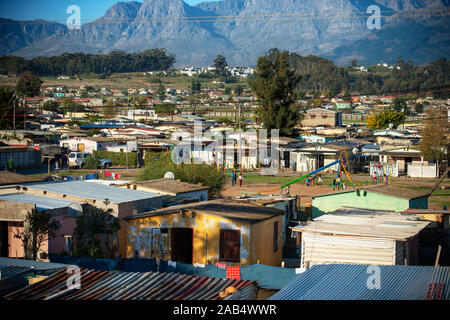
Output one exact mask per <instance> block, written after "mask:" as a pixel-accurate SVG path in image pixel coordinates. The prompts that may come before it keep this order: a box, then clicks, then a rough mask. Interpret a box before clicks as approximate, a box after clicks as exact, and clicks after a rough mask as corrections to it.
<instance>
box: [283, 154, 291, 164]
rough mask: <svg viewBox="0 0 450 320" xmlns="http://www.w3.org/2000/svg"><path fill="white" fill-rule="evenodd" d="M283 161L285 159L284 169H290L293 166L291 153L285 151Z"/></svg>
mask: <svg viewBox="0 0 450 320" xmlns="http://www.w3.org/2000/svg"><path fill="white" fill-rule="evenodd" d="M283 159H284V167H285V168H290V167H291V164H290V160H291V159H290V152H289V151H284V152H283Z"/></svg>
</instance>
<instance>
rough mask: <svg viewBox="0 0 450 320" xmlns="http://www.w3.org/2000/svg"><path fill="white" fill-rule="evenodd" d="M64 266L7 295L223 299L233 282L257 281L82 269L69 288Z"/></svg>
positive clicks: (249, 283) (240, 285)
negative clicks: (77, 282)
mask: <svg viewBox="0 0 450 320" xmlns="http://www.w3.org/2000/svg"><path fill="white" fill-rule="evenodd" d="M71 276H72V274H71V273H67V271H66V270H65V269H62V270H60V271H59V272H57V273H55V274H54V275H52V276H50V277H48V278H47V279H45V280H42V281H40V282H38V283H36V284H33V285H31V286H28V287H26V288H23V289H21V290H19V291H16V292H14V293H12V294H9V295H7V296H5V299H9V300H221V299H222V298H221V297H220V296H219V293H220V292H222V291H224V290H225V289H226V288H228V287H230V286H232V287H234V288H236V289H237V290H238V291H239V290H241V289H244V288H247V287H248V286H254V285H255V284H254V281H249V280H232V279H221V278H209V277H199V276H195V275H186V274H180V273H160V272H145V273H132V272H107V271H97V270H90V269H81V288H80V289H69V288H68V287H67V280H68V278H69V277H71Z"/></svg>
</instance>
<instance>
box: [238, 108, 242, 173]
mask: <svg viewBox="0 0 450 320" xmlns="http://www.w3.org/2000/svg"><path fill="white" fill-rule="evenodd" d="M241 140H242V134H241V104H240V103H239V162H238V164H239V165H242V150H241Z"/></svg>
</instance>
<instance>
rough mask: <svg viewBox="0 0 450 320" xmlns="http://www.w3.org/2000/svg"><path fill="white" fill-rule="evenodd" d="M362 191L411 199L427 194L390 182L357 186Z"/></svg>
mask: <svg viewBox="0 0 450 320" xmlns="http://www.w3.org/2000/svg"><path fill="white" fill-rule="evenodd" d="M364 191H366V192H373V193H377V194H382V195H387V196H390V197H395V198H401V199H406V200H412V199H416V198H422V197H427V196H428V193H427V192H420V191H417V190H412V189H408V188H402V187H397V186H393V185H390V184H375V185H366V186H361V187H360V188H359V192H364ZM350 192H355V191H354V190H351V189H348V190H340V191H333V192H326V193H323V194H318V195H314V196H311V198H312V199H314V198H318V197H326V196H333V195H336V194H341V193H350Z"/></svg>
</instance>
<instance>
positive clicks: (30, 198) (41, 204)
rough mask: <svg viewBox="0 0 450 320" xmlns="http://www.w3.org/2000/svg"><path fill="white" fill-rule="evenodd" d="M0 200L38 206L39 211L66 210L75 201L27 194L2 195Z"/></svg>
mask: <svg viewBox="0 0 450 320" xmlns="http://www.w3.org/2000/svg"><path fill="white" fill-rule="evenodd" d="M0 200H4V201H12V202H20V203H33V204H35V205H36V209H37V210H46V209H57V208H66V207H68V206H70V205H71V204H72V203H74V202H73V201H67V200H63V199H55V198H48V197H40V196H35V195H32V194H25V193H13V194H2V195H0ZM77 203H79V202H77ZM80 204H81V203H80Z"/></svg>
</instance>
